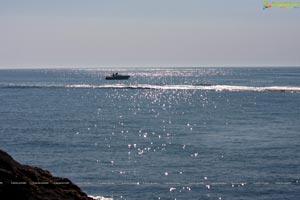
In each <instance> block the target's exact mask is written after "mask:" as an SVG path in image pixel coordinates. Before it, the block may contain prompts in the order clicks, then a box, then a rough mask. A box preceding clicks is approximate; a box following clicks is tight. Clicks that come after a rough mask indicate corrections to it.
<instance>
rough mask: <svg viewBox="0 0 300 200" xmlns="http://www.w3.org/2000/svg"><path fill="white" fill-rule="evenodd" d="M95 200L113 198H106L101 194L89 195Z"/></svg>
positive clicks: (109, 199) (110, 199)
mask: <svg viewBox="0 0 300 200" xmlns="http://www.w3.org/2000/svg"><path fill="white" fill-rule="evenodd" d="M89 197H91V198H92V199H94V200H113V199H112V198H105V197H101V196H91V195H90V196H89Z"/></svg>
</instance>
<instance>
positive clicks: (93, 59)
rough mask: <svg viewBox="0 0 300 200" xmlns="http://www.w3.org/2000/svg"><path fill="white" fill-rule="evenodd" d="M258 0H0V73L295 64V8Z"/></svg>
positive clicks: (298, 17)
mask: <svg viewBox="0 0 300 200" xmlns="http://www.w3.org/2000/svg"><path fill="white" fill-rule="evenodd" d="M262 6H263V0H243V1H238V0H228V1H224V0H215V1H200V0H123V1H117V0H86V1H83V0H47V1H46V0H26V1H25V0H0V29H1V30H0V44H1V45H0V68H23V67H26V68H28V67H32V68H43V67H45V68H49V67H114V66H117V67H138V66H141V67H143V66H147V67H151V66H157V67H160V66H174V67H176V66H187V67H188V66H300V40H299V36H300V9H279V8H271V9H268V10H265V11H263V10H262Z"/></svg>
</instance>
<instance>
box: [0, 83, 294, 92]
mask: <svg viewBox="0 0 300 200" xmlns="http://www.w3.org/2000/svg"><path fill="white" fill-rule="evenodd" d="M0 87H2V88H75V89H76V88H79V89H89V88H91V89H153V90H209V91H235V92H244V91H253V92H300V87H297V86H268V87H262V86H257V87H254V86H234V85H150V84H104V85H93V84H70V85H63V84H0Z"/></svg>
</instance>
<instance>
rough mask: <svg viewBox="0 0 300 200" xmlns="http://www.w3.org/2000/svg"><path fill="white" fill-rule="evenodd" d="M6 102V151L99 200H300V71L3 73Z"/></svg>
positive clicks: (0, 82) (2, 138)
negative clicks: (125, 77) (117, 76)
mask: <svg viewBox="0 0 300 200" xmlns="http://www.w3.org/2000/svg"><path fill="white" fill-rule="evenodd" d="M115 72H118V73H119V74H129V75H130V76H131V78H130V79H129V80H123V81H107V80H105V76H107V75H110V74H112V73H115ZM0 102H1V104H0V149H2V150H4V151H7V152H8V153H10V154H11V155H12V156H13V157H14V158H15V159H16V160H18V161H19V162H21V163H24V164H29V165H34V166H38V167H42V168H44V169H47V170H49V171H51V172H52V174H53V175H55V176H62V177H67V178H69V179H70V180H72V181H73V182H74V183H76V184H77V185H79V186H80V187H81V188H82V189H83V190H84V191H85V192H86V193H87V194H89V195H93V196H98V198H99V199H100V197H101V196H104V197H107V198H113V199H128V200H140V199H177V200H179V199H217V200H221V199H230V200H233V199H249V200H250V199H251V200H252V199H254V198H255V199H270V200H271V199H272V200H273V199H298V198H299V195H300V187H299V186H300V183H299V181H300V154H299V152H300V68H289V67H282V68H162V69H158V68H156V69H154V68H144V69H143V68H138V69H133V68H129V69H60V70H54V69H41V70H30V69H26V70H0Z"/></svg>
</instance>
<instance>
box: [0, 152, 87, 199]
mask: <svg viewBox="0 0 300 200" xmlns="http://www.w3.org/2000/svg"><path fill="white" fill-rule="evenodd" d="M0 199H1V200H92V198H90V197H88V196H87V195H86V194H85V193H84V192H82V191H81V189H80V188H79V187H78V186H76V185H75V184H73V183H72V182H71V181H70V180H69V179H66V178H60V177H54V176H52V175H51V173H50V172H49V171H46V170H43V169H41V168H38V167H32V166H28V165H22V164H20V163H18V162H17V161H15V160H14V159H13V158H12V157H11V156H10V155H8V154H7V153H6V152H4V151H2V150H0Z"/></svg>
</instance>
